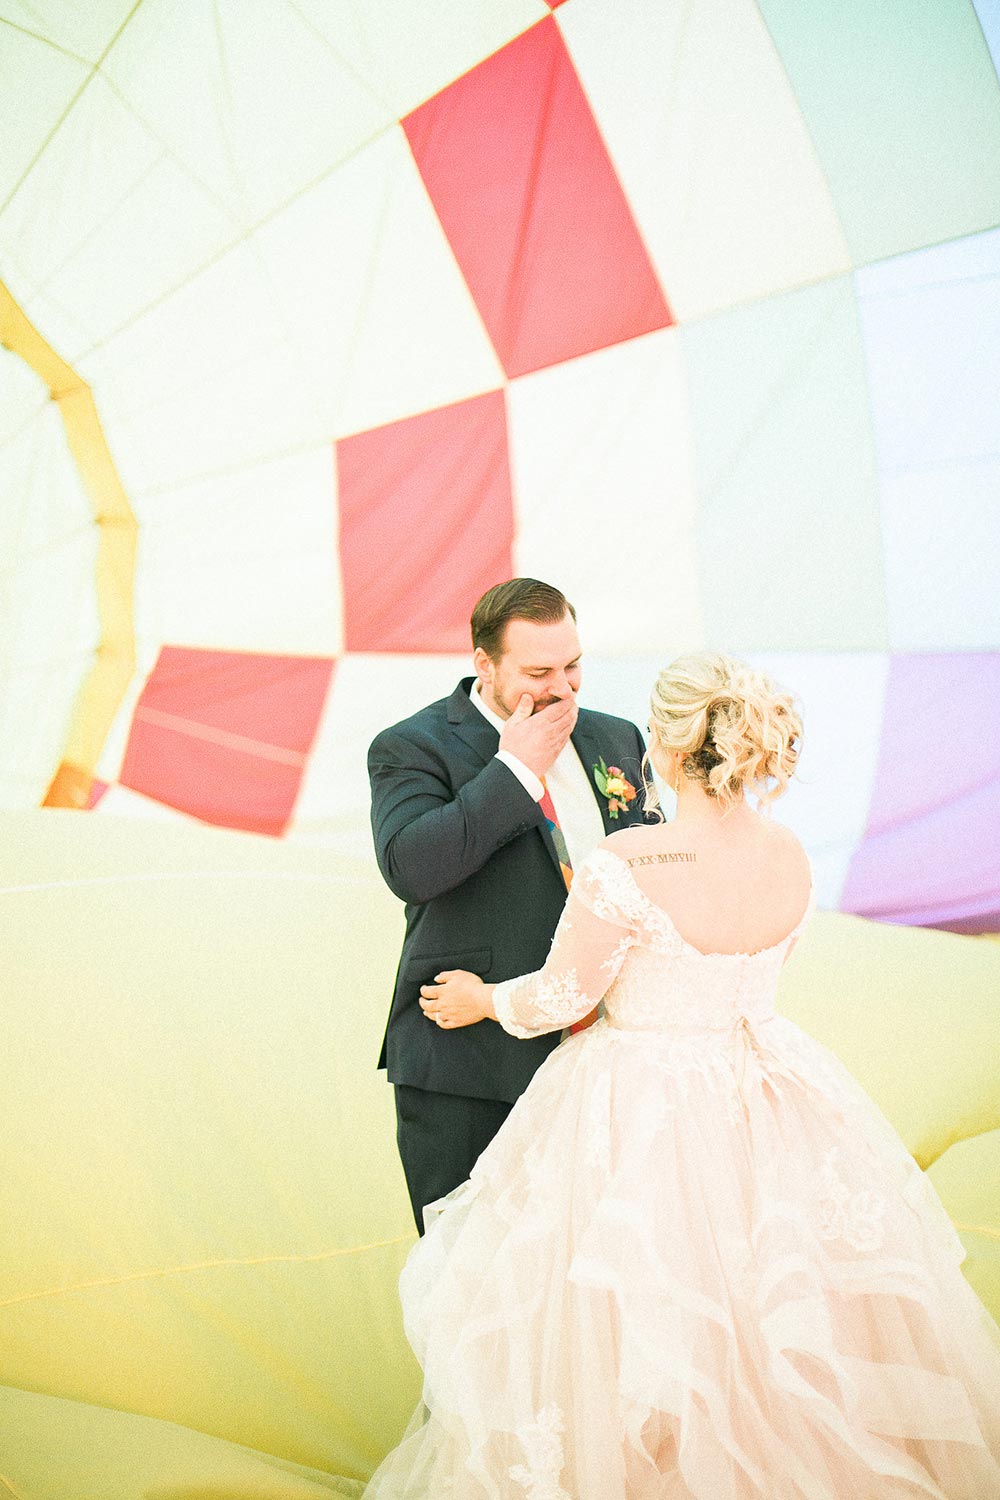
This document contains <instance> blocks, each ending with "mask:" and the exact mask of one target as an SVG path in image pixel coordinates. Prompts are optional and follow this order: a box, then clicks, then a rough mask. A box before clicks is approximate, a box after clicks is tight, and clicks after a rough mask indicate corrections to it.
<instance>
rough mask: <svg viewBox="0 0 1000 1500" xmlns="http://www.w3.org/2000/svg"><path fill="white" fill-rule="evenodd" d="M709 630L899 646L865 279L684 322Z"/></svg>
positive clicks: (775, 643) (792, 643)
mask: <svg viewBox="0 0 1000 1500" xmlns="http://www.w3.org/2000/svg"><path fill="white" fill-rule="evenodd" d="M680 337H681V341H682V347H683V351H684V359H685V364H686V371H687V380H688V393H689V401H690V406H691V430H692V434H693V441H694V449H695V464H696V473H697V489H698V506H699V509H698V522H697V535H698V560H699V561H698V566H699V575H700V577H701V581H702V598H703V600H704V614H705V639H706V641H710V642H712V641H715V642H721V641H724V642H725V644H726V649H727V650H732V651H737V652H739V651H762V650H777V651H789V650H794V651H817V650H818V651H823V650H837V651H851V650H867V651H880V650H885V649H886V647H887V622H886V608H885V590H884V582H883V574H882V546H881V535H880V530H879V514H878V490H877V479H876V472H875V453H874V446H873V438H872V430H871V416H870V411H869V403H868V388H867V383H866V378H865V366H864V359H863V354H862V349H861V343H860V337H859V330H858V321H857V311H856V306H855V300H854V287H853V280H852V278H851V277H850V276H844V277H838V278H836V279H835V280H833V281H829V282H824V283H822V284H820V285H819V286H814V287H808V288H806V289H804V290H802V291H796V292H789V293H785V294H783V295H781V296H778V297H770V298H767V299H765V300H763V301H761V302H756V303H752V304H750V305H748V306H745V307H741V308H737V309H735V310H734V311H732V312H727V313H722V314H719V315H718V316H717V317H714V318H709V319H706V320H705V321H704V322H702V323H697V324H691V325H689V326H687V327H685V328H682V329H681V330H680Z"/></svg>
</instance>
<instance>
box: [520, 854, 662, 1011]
mask: <svg viewBox="0 0 1000 1500" xmlns="http://www.w3.org/2000/svg"><path fill="white" fill-rule="evenodd" d="M623 873H625V866H624V865H623V864H622V862H621V861H620V860H619V859H618V858H616V856H615V855H613V854H611V853H609V852H608V850H607V849H605V848H603V847H598V848H597V849H595V850H593V852H592V853H591V854H589V855H588V856H587V858H586V859H585V860H584V861H583V863H582V864H581V865H580V867H579V868H578V869H577V870H576V871H575V872H574V876H573V884H572V886H571V887H570V892H569V896H568V897H567V900H566V905H565V907H564V908H563V914H562V916H561V917H560V919H559V925H558V927H557V928H556V930H555V935H554V937H553V939H552V947H551V948H550V950H549V956H548V958H547V959H546V960H545V964H544V966H543V967H542V968H541V969H536V970H535V971H534V973H532V974H522V975H520V976H519V977H518V978H517V979H506V980H504V981H503V983H502V984H498V985H497V987H496V989H495V990H494V992H493V1005H494V1008H495V1010H496V1013H497V1020H498V1021H499V1022H500V1025H501V1026H502V1027H503V1029H504V1031H509V1032H510V1034H511V1035H512V1036H518V1037H531V1036H543V1035H544V1034H545V1033H546V1032H548V1031H559V1030H561V1029H562V1027H564V1026H569V1025H571V1024H572V1023H573V1022H574V1021H579V1020H580V1019H581V1018H582V1017H583V1016H585V1015H587V1014H589V1012H590V1011H592V1010H593V1009H594V1007H595V1005H596V1004H597V1002H598V1001H599V1000H600V999H601V997H602V996H603V995H604V993H605V991H606V990H607V989H608V988H609V987H610V985H611V983H612V981H613V980H614V979H615V977H616V975H617V974H618V971H619V969H620V968H621V966H622V964H623V963H624V962H625V955H626V953H627V952H628V950H629V948H630V947H631V946H632V944H633V942H634V941H635V930H634V927H633V925H632V923H631V921H630V918H629V914H628V910H627V906H626V904H625V903H624V902H623V901H622V899H621V894H620V892H621V890H622V884H621V877H622V875H623Z"/></svg>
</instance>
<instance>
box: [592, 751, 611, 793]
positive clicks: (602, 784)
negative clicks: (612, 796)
mask: <svg viewBox="0 0 1000 1500" xmlns="http://www.w3.org/2000/svg"><path fill="white" fill-rule="evenodd" d="M594 781H595V782H596V784H597V790H598V791H599V792H600V794H601V796H602V797H606V796H607V795H608V768H607V766H606V765H605V764H604V756H603V755H602V756H601V759H600V761H599V762H598V764H597V765H596V766H595V767H594Z"/></svg>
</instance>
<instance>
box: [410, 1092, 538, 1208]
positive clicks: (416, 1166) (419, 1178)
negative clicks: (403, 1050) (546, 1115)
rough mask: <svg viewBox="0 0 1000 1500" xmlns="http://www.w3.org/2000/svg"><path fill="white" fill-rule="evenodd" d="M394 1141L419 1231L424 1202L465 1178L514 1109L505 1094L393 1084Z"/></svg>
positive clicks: (432, 1199) (449, 1189) (442, 1195)
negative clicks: (477, 1095)
mask: <svg viewBox="0 0 1000 1500" xmlns="http://www.w3.org/2000/svg"><path fill="white" fill-rule="evenodd" d="M393 1089H394V1090H395V1095H396V1144H397V1146H398V1147H399V1157H400V1160H401V1161H402V1163H403V1174H404V1176H405V1177H406V1186H407V1190H408V1191H409V1194H410V1203H411V1205H412V1208H413V1217H414V1219H415V1220H416V1224H417V1230H418V1232H419V1233H420V1234H423V1232H424V1205H425V1204H427V1203H433V1202H434V1200H435V1198H443V1197H444V1195H445V1193H450V1192H451V1190H452V1188H456V1187H458V1184H459V1183H460V1182H464V1181H465V1179H466V1178H467V1177H468V1176H469V1175H470V1173H471V1171H472V1169H473V1167H474V1166H475V1165H476V1162H477V1161H478V1159H479V1157H480V1155H481V1154H482V1152H483V1151H485V1150H486V1147H487V1146H488V1145H489V1143H490V1141H491V1140H492V1139H493V1137H494V1136H495V1135H496V1133H497V1131H498V1130H499V1129H500V1126H501V1125H502V1124H503V1122H504V1120H506V1118H507V1116H508V1115H509V1114H510V1112H511V1110H512V1109H513V1107H514V1106H513V1104H510V1103H508V1102H507V1101H506V1100H505V1099H470V1098H466V1096H465V1095H464V1094H438V1093H433V1092H432V1091H431V1090H430V1089H418V1088H414V1087H413V1086H412V1085H411V1084H406V1083H394V1084H393Z"/></svg>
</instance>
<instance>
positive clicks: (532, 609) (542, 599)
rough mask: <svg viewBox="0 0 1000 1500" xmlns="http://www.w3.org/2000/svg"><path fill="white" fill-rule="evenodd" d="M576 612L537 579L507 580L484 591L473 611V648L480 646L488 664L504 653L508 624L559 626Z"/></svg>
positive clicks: (557, 592)
mask: <svg viewBox="0 0 1000 1500" xmlns="http://www.w3.org/2000/svg"><path fill="white" fill-rule="evenodd" d="M567 613H569V614H570V615H572V617H573V619H574V620H575V619H576V610H575V609H574V608H573V606H572V604H570V602H569V600H568V599H567V598H566V595H565V594H561V593H560V592H559V590H558V589H557V588H553V586H552V584H551V583H541V582H540V581H539V579H537V578H509V579H508V580H507V582H506V583H497V584H494V586H493V588H491V589H487V590H486V593H485V594H484V595H483V597H482V598H481V599H480V600H479V603H478V604H477V605H476V607H475V609H474V610H473V611H472V647H473V650H475V649H476V648H477V647H479V646H481V647H482V648H483V650H484V651H485V652H486V655H487V656H488V657H489V658H490V660H491V661H499V660H500V658H501V656H503V652H504V634H505V632H506V630H507V626H508V625H509V623H510V621H511V620H534V621H535V623H536V624H539V625H558V623H559V621H560V620H563V619H565V617H566V615H567Z"/></svg>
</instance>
